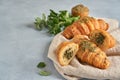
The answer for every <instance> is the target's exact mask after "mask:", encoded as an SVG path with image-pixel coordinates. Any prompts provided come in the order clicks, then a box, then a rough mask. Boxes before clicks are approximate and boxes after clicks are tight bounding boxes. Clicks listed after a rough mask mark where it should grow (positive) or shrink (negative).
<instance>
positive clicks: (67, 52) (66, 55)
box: [56, 42, 78, 66]
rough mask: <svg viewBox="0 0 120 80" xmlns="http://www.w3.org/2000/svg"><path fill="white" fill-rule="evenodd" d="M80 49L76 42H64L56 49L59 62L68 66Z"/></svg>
mask: <svg viewBox="0 0 120 80" xmlns="http://www.w3.org/2000/svg"><path fill="white" fill-rule="evenodd" d="M77 51H78V44H76V43H74V42H62V43H61V44H60V45H59V46H58V47H57V50H56V53H57V58H58V62H59V63H60V65H61V66H66V65H68V64H69V63H70V61H71V60H72V59H73V58H74V57H75V55H76V53H77Z"/></svg>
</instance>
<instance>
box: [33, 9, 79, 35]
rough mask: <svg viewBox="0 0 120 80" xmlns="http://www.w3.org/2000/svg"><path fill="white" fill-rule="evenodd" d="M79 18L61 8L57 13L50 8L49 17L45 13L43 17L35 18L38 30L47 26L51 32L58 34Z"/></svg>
mask: <svg viewBox="0 0 120 80" xmlns="http://www.w3.org/2000/svg"><path fill="white" fill-rule="evenodd" d="M79 18H80V17H73V16H71V14H70V13H69V12H68V11H67V10H61V11H59V12H58V13H57V12H55V11H53V10H51V9H50V14H49V15H48V16H47V17H46V16H45V14H43V15H42V18H40V17H37V18H36V19H35V27H36V29H38V30H42V29H43V28H47V29H48V32H49V33H50V34H54V35H56V34H57V33H59V32H61V31H63V30H64V29H65V28H66V27H67V26H68V25H70V24H72V23H73V22H74V21H76V20H78V19H79Z"/></svg>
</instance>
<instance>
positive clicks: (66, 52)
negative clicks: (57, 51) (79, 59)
mask: <svg viewBox="0 0 120 80" xmlns="http://www.w3.org/2000/svg"><path fill="white" fill-rule="evenodd" d="M72 56H73V50H71V48H69V49H67V50H66V51H65V53H64V57H65V58H67V59H68V60H69V59H70V58H71V57H72Z"/></svg>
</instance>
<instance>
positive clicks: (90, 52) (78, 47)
mask: <svg viewBox="0 0 120 80" xmlns="http://www.w3.org/2000/svg"><path fill="white" fill-rule="evenodd" d="M79 8H80V9H83V10H79ZM77 9H78V10H77ZM84 9H85V10H84ZM76 10H77V11H78V12H77V11H76ZM72 11H73V12H72V13H74V14H73V16H74V15H75V16H80V19H79V20H78V21H75V22H74V23H73V24H71V25H69V26H68V27H66V29H65V30H64V31H63V32H62V35H63V36H64V37H65V38H67V39H70V41H65V42H62V43H61V44H60V45H59V46H58V47H57V49H56V54H57V58H58V62H59V63H60V65H62V66H66V65H68V64H69V63H70V61H71V60H72V59H73V58H74V57H75V56H76V57H77V59H78V60H79V61H80V62H81V63H86V64H88V65H91V66H94V67H97V68H100V69H106V68H108V67H109V66H110V61H109V59H108V57H107V55H106V53H105V51H106V50H108V49H109V48H112V47H114V46H115V39H114V38H113V36H112V35H110V34H109V33H108V32H107V30H108V28H109V25H108V23H106V22H105V21H104V20H102V19H96V18H93V17H89V16H88V15H87V13H88V11H89V10H87V9H86V7H84V6H83V5H81V4H80V5H77V6H75V7H73V8H72ZM79 11H83V12H79ZM85 11H86V12H85ZM84 14H85V15H84ZM81 15H82V16H81Z"/></svg>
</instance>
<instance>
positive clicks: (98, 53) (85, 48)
mask: <svg viewBox="0 0 120 80" xmlns="http://www.w3.org/2000/svg"><path fill="white" fill-rule="evenodd" d="M80 37H81V36H79V37H78V36H77V37H74V38H78V39H79V50H78V52H77V55H76V56H77V58H78V59H79V60H80V61H81V62H84V63H87V64H90V65H93V66H94V67H97V68H100V69H106V68H108V67H109V65H110V61H109V60H108V59H107V56H106V54H105V53H104V52H103V51H102V50H101V49H100V48H99V47H97V46H96V45H95V44H94V43H93V42H91V41H89V40H87V39H86V38H83V37H82V38H80ZM74 38H73V41H77V42H78V39H74Z"/></svg>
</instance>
